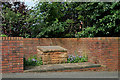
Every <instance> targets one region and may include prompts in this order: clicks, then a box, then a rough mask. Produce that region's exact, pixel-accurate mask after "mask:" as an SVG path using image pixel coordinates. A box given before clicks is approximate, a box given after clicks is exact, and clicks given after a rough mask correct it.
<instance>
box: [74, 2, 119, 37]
mask: <svg viewBox="0 0 120 80" xmlns="http://www.w3.org/2000/svg"><path fill="white" fill-rule="evenodd" d="M119 7H120V2H111V3H102V2H99V3H94V2H91V3H81V4H80V5H79V6H78V7H76V9H77V10H78V12H79V17H78V18H79V19H81V20H82V21H83V23H84V30H83V31H82V32H78V33H77V34H76V37H103V36H104V37H106V36H108V37H109V36H120V35H119V32H120V24H119V22H120V9H119Z"/></svg>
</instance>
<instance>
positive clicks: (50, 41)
mask: <svg viewBox="0 0 120 80" xmlns="http://www.w3.org/2000/svg"><path fill="white" fill-rule="evenodd" d="M119 39H120V38H118V37H98V38H20V37H11V38H10V37H3V38H1V39H0V40H1V41H2V44H0V45H2V48H0V49H1V50H2V55H1V56H2V68H3V72H22V71H23V56H25V57H26V58H28V57H30V55H34V54H37V48H36V46H53V45H54V46H55V45H58V46H61V47H64V48H66V49H68V54H73V55H75V51H76V52H77V53H78V55H82V54H83V53H86V54H87V55H88V59H89V62H92V63H96V64H97V63H98V64H102V65H105V66H106V67H105V69H106V70H108V71H116V70H118V48H119V47H118V46H119V45H120V44H118V42H119V41H118V40H119ZM119 43H120V42H119ZM119 50H120V49H119Z"/></svg>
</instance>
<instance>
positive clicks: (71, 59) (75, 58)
mask: <svg viewBox="0 0 120 80" xmlns="http://www.w3.org/2000/svg"><path fill="white" fill-rule="evenodd" d="M87 61H88V58H87V57H85V56H78V55H77V56H73V55H70V56H69V57H68V59H67V63H79V62H87Z"/></svg>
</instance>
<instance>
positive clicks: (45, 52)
mask: <svg viewBox="0 0 120 80" xmlns="http://www.w3.org/2000/svg"><path fill="white" fill-rule="evenodd" d="M67 57H68V55H67V49H65V48H63V47H60V46H37V58H38V59H39V58H42V61H43V64H59V63H64V62H66V61H67Z"/></svg>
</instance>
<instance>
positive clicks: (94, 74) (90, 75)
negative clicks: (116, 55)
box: [2, 71, 118, 78]
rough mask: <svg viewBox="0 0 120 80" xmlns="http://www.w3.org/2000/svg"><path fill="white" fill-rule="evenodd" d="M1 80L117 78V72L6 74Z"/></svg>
mask: <svg viewBox="0 0 120 80" xmlns="http://www.w3.org/2000/svg"><path fill="white" fill-rule="evenodd" d="M2 78H118V72H105V71H102V72H87V71H86V72H42V73H7V74H2Z"/></svg>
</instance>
